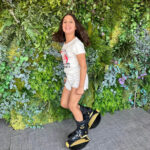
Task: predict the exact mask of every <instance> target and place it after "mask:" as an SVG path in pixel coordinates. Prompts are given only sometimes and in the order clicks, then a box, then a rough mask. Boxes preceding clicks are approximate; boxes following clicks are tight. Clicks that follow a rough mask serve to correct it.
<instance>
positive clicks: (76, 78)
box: [65, 72, 88, 91]
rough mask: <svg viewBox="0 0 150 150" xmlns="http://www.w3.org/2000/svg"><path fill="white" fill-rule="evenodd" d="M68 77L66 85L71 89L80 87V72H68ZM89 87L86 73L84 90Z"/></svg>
mask: <svg viewBox="0 0 150 150" xmlns="http://www.w3.org/2000/svg"><path fill="white" fill-rule="evenodd" d="M66 76H67V79H66V83H65V87H66V88H67V89H68V90H69V91H70V90H71V87H73V88H78V87H79V83H80V72H77V73H74V74H66ZM87 89H88V75H87V74H86V77H85V82H84V90H87Z"/></svg>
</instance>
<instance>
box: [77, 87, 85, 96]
mask: <svg viewBox="0 0 150 150" xmlns="http://www.w3.org/2000/svg"><path fill="white" fill-rule="evenodd" d="M76 93H77V94H79V95H82V94H83V93H84V89H83V88H82V87H78V88H77V91H76Z"/></svg>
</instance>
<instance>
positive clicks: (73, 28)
mask: <svg viewBox="0 0 150 150" xmlns="http://www.w3.org/2000/svg"><path fill="white" fill-rule="evenodd" d="M53 40H54V41H56V42H63V46H62V49H61V55H62V60H63V64H64V72H65V74H66V82H65V86H64V88H63V92H62V96H61V106H62V107H63V108H66V109H69V110H70V111H71V112H72V114H73V116H74V118H75V121H76V124H77V129H76V130H75V131H74V132H72V133H71V134H69V135H68V138H69V139H68V141H67V143H66V145H67V147H71V145H72V144H73V143H74V142H76V141H77V140H80V139H84V141H85V143H88V141H89V139H88V135H87V134H88V123H89V120H90V119H91V117H92V116H93V115H94V114H95V113H96V112H94V111H93V110H92V109H90V108H87V107H86V108H85V107H83V106H81V105H79V104H78V103H79V101H80V99H81V97H82V95H83V94H84V91H85V90H87V89H88V75H87V65H86V56H85V53H86V52H85V48H84V45H85V46H89V45H90V42H89V37H88V34H87V33H86V31H85V29H84V28H83V26H82V25H81V24H80V23H79V21H78V20H77V19H76V17H75V16H74V15H73V14H71V13H68V14H66V15H65V16H64V17H63V18H62V20H61V23H60V27H59V30H58V32H56V33H54V34H53ZM90 113H92V114H91V116H90V117H89V114H90Z"/></svg>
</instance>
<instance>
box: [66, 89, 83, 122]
mask: <svg viewBox="0 0 150 150" xmlns="http://www.w3.org/2000/svg"><path fill="white" fill-rule="evenodd" d="M76 90H77V88H72V89H71V93H70V98H69V103H68V107H69V109H70V111H71V112H72V114H73V116H74V118H75V120H76V121H83V115H82V112H81V110H80V107H79V105H78V102H79V101H80V98H81V96H82V95H78V94H76Z"/></svg>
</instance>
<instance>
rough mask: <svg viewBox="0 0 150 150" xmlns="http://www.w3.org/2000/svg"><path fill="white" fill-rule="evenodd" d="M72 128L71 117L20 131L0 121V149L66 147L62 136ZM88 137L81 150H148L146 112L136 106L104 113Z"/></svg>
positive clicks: (149, 122) (149, 124)
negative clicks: (87, 141)
mask: <svg viewBox="0 0 150 150" xmlns="http://www.w3.org/2000/svg"><path fill="white" fill-rule="evenodd" d="M74 129H75V123H74V121H73V120H72V119H69V120H64V121H63V122H61V123H51V124H47V125H44V128H43V129H25V130H20V131H18V130H17V131H15V130H13V129H12V128H11V127H9V126H8V124H6V122H5V121H4V120H0V150H67V148H66V147H65V141H66V137H67V135H68V133H70V132H71V131H72V130H74ZM89 138H90V139H91V141H90V142H89V143H88V145H87V146H86V147H85V148H84V150H150V114H149V113H147V112H145V111H144V110H143V109H140V108H136V109H131V110H123V111H117V112H115V113H114V114H113V115H111V114H109V113H107V114H105V115H104V116H103V117H102V120H101V123H100V124H99V125H98V127H97V128H95V129H91V130H89Z"/></svg>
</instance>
